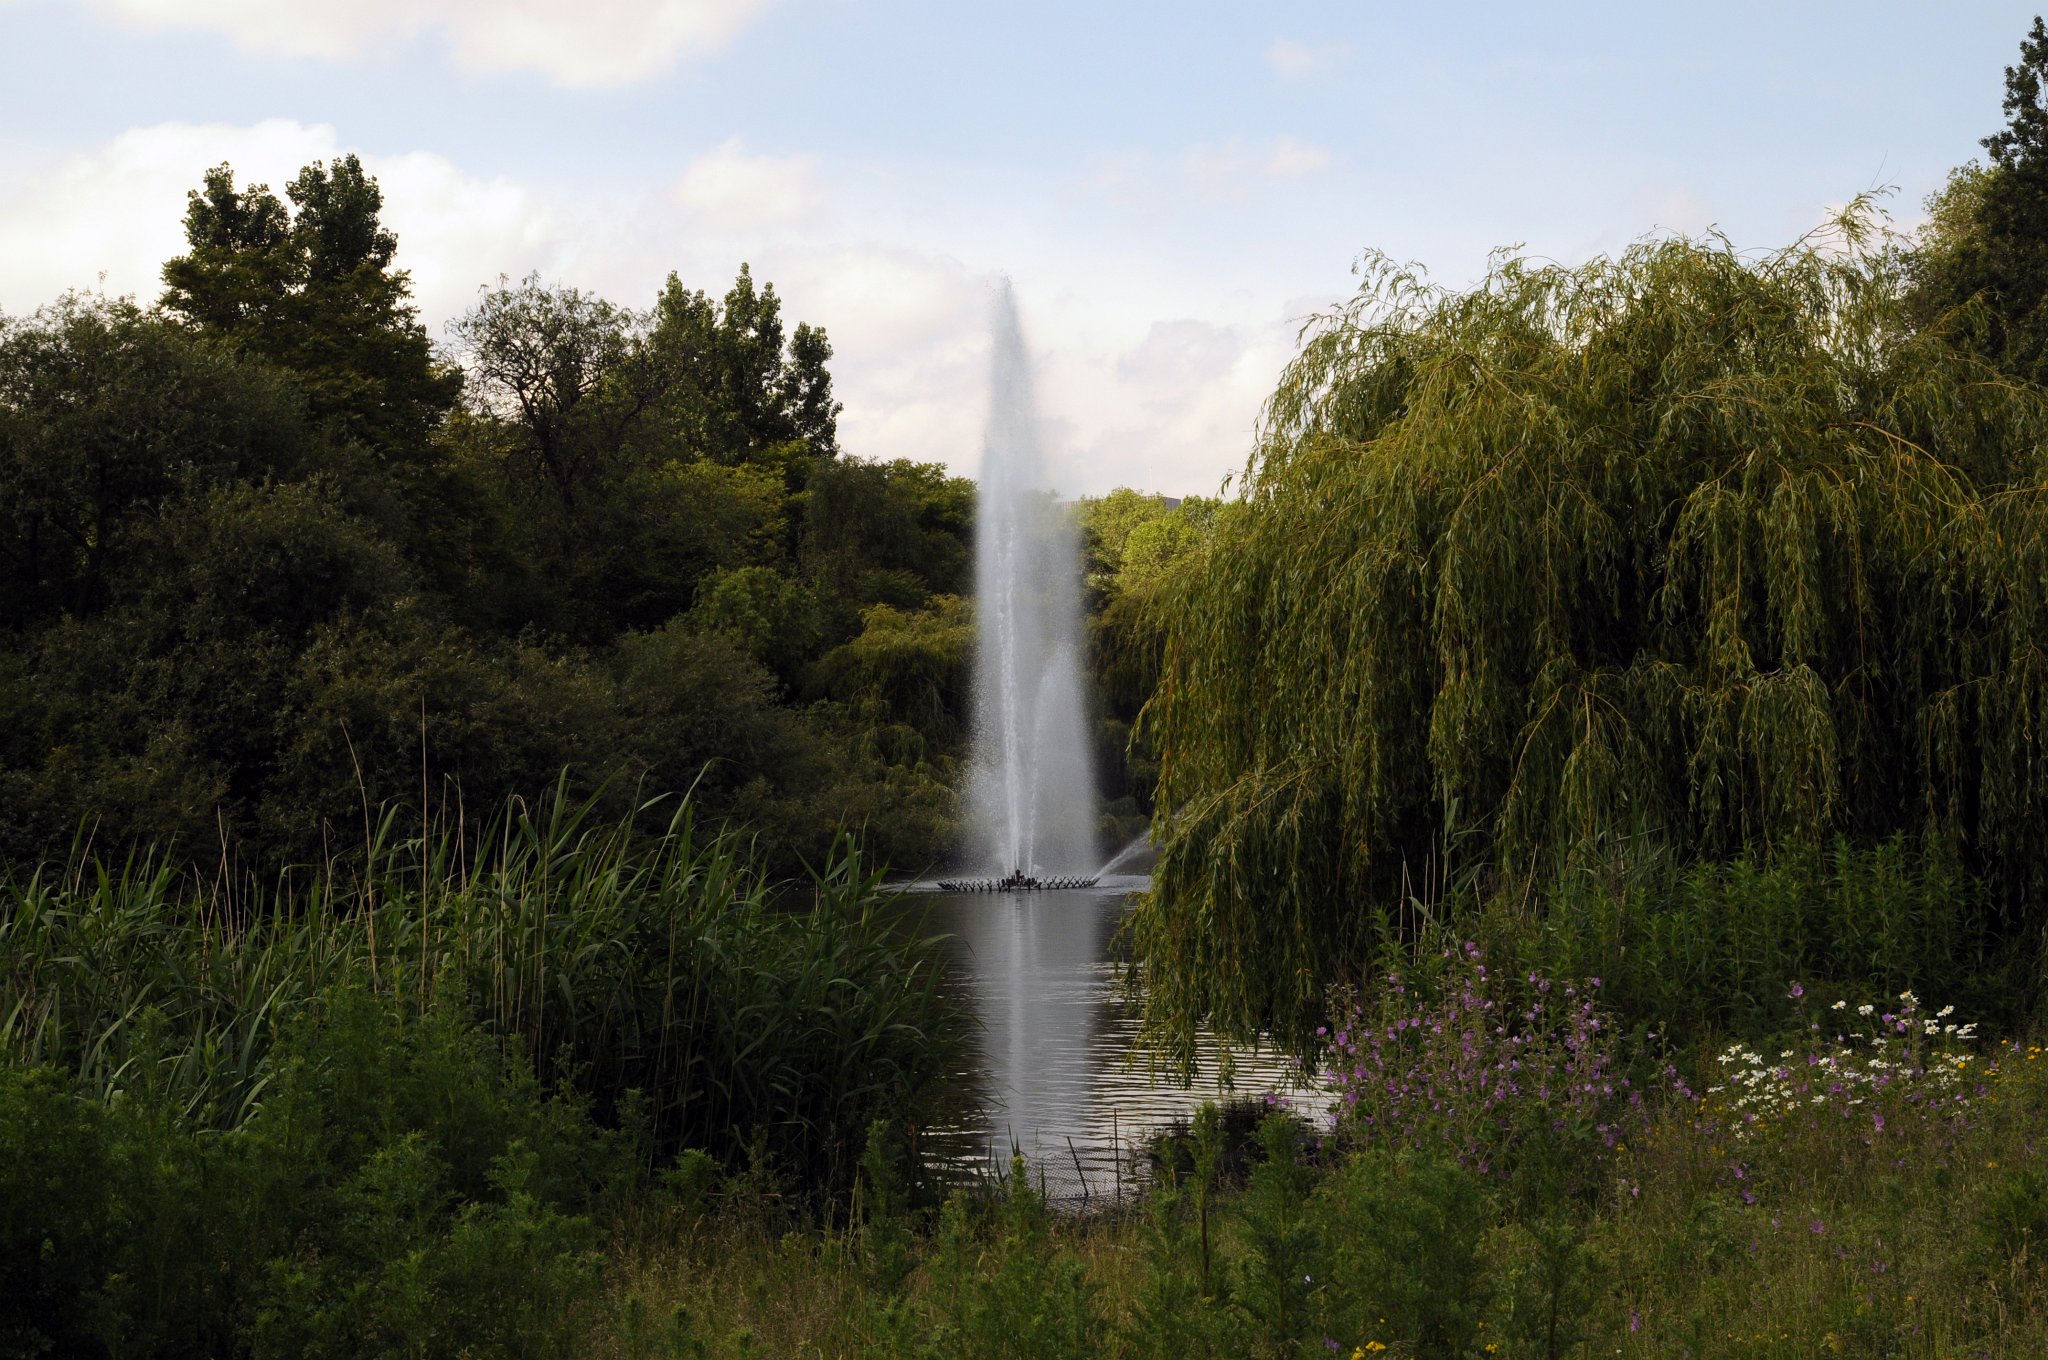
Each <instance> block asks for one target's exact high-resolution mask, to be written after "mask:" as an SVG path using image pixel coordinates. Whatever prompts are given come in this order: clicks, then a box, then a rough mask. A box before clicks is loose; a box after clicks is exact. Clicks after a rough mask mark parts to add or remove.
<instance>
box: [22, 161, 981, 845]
mask: <svg viewBox="0 0 2048 1360" xmlns="http://www.w3.org/2000/svg"><path fill="white" fill-rule="evenodd" d="M382 206H383V204H382V196H381V191H380V190H379V189H378V187H377V185H376V184H375V182H374V181H373V180H371V179H369V178H368V177H367V176H366V175H365V174H364V173H363V171H362V167H361V166H360V164H358V163H357V162H356V161H355V160H354V159H353V158H350V157H344V158H342V159H341V160H339V161H337V162H335V163H334V164H332V165H331V166H327V165H320V164H315V165H312V166H309V167H307V168H306V169H305V171H303V172H302V173H301V174H300V175H299V176H297V177H296V178H295V179H294V180H293V181H292V183H291V185H290V186H289V188H288V191H287V193H286V194H285V195H283V196H278V195H273V194H272V193H270V191H269V190H267V189H266V188H264V187H263V186H261V185H254V186H246V187H238V186H237V185H236V183H235V181H234V177H233V175H232V172H231V171H230V170H229V169H228V168H227V167H220V168H218V169H216V170H214V171H212V172H209V173H208V175H207V176H206V180H205V184H204V186H203V188H202V189H201V190H200V191H199V192H197V193H195V194H194V195H193V196H192V200H191V204H190V211H189V213H188V215H187V223H186V226H187V236H188V244H189V250H188V252H187V253H186V254H185V255H183V256H180V257H179V258H178V259H176V260H173V261H172V262H171V263H170V264H169V265H168V266H167V267H166V281H167V284H168V291H167V293H166V295H165V299H164V302H163V304H162V310H159V311H145V310H142V309H140V308H138V307H136V306H135V305H133V304H132V303H128V302H125V301H108V300H106V299H104V298H99V297H92V296H85V297H70V298H67V299H65V300H63V301H61V302H60V303H58V304H56V305H55V306H53V307H50V308H46V309H44V310H43V311H41V312H39V313H37V314H36V315H35V316H33V317H30V318H26V319H9V320H6V321H4V322H0V677H4V680H5V683H4V684H0V716H4V718H5V720H6V721H5V723H4V724H0V860H11V861H13V862H16V863H19V864H23V865H27V864H33V863H36V862H39V861H42V860H45V859H57V858H62V856H63V854H64V848H65V846H67V845H68V844H69V843H70V842H71V840H72V839H73V837H74V836H75V835H77V834H79V833H80V830H81V828H84V833H85V834H86V835H87V836H89V837H90V838H93V839H94V840H95V841H96V843H98V844H100V845H102V846H106V847H113V848H116V849H119V848H125V847H126V846H128V845H130V844H137V843H142V842H155V843H158V844H159V845H161V846H162V847H164V849H165V851H166V853H169V854H171V855H174V856H176V857H179V858H182V859H186V860H190V861H193V862H196V863H200V864H205V865H207V866H208V867H209V870H212V869H215V868H218V867H219V866H221V865H225V866H226V871H227V872H228V873H229V874H230V875H246V874H248V873H252V872H253V873H254V874H255V875H256V876H257V877H267V876H268V875H269V874H270V873H272V872H273V871H275V870H277V869H278V868H281V867H282V866H284V865H286V864H304V863H310V862H320V861H323V860H325V859H328V858H330V857H332V856H333V855H334V854H335V853H337V851H338V850H339V849H340V848H341V847H345V846H348V845H351V844H355V843H359V842H360V841H361V840H362V839H363V835H362V831H363V828H362V822H363V820H364V818H363V808H364V807H365V805H368V806H371V807H375V806H378V805H380V804H384V803H387V802H392V801H394V800H399V799H403V800H404V801H406V802H407V803H409V804H410V805H411V810H410V819H411V820H420V819H422V817H423V813H424V808H423V805H425V804H429V803H438V802H442V801H447V802H450V803H454V804H457V805H459V804H460V803H461V802H462V801H464V800H468V801H469V802H472V803H474V804H475V805H478V806H482V807H495V806H497V805H500V804H502V803H503V802H505V801H506V800H507V799H509V798H514V797H527V798H532V797H534V796H536V795H537V794H539V793H540V792H541V791H542V790H544V789H545V788H546V787H547V786H548V785H549V784H551V783H552V782H553V781H554V780H555V778H556V776H557V775H559V774H560V773H561V772H562V771H563V770H564V769H565V768H569V769H571V770H572V771H573V773H572V776H571V779H572V784H573V787H574V789H575V791H576V793H577V794H578V795H579V796H593V797H599V798H602V799H603V800H605V808H606V812H607V813H608V814H611V815H625V814H627V813H629V812H632V811H634V810H635V808H636V807H637V806H638V800H637V799H636V798H635V791H636V790H639V791H643V792H644V791H649V790H659V791H667V792H674V791H678V790H682V789H686V788H693V789H694V790H695V791H696V797H697V805H698V807H699V808H700V809H701V810H702V811H703V812H704V814H705V815H706V816H707V817H709V818H712V819H715V820H717V821H719V822H721V823H724V824H730V825H737V824H742V823H744V824H746V825H749V826H751V827H752V828H753V829H755V830H758V831H760V832H761V833H763V834H764V836H765V837H766V838H767V843H768V844H769V845H770V846H771V847H772V853H773V854H774V856H775V857H776V858H777V862H778V865H779V867H781V868H782V869H784V870H794V869H795V868H796V867H797V866H798V864H799V863H800V862H801V861H802V860H804V859H806V858H809V859H818V858H820V857H822V856H824V855H825V854H827V853H828V852H829V849H830V846H831V843H832V838H833V835H834V834H835V832H836V831H837V830H838V829H839V828H841V827H844V826H849V825H851V826H859V825H862V824H863V823H866V824H868V825H870V826H871V827H873V828H875V830H874V831H873V832H872V834H871V840H870V843H871V846H872V848H874V849H875V850H877V851H880V852H882V853H884V854H886V855H888V856H890V857H891V858H894V859H897V860H899V861H901V862H905V863H913V864H922V863H927V862H930V861H931V860H933V859H935V858H936V857H937V856H938V855H939V854H941V853H942V852H943V851H944V850H945V849H946V848H947V847H948V845H949V844H950V843H951V841H952V839H953V829H954V822H955V815H956V814H955V808H954V799H953V796H952V792H951V783H952V782H953V780H954V778H955V775H956V763H957V760H956V758H957V752H958V748H959V745H960V742H961V741H962V735H961V730H960V723H959V720H958V708H959V697H958V687H957V685H955V684H953V683H952V681H951V679H950V675H949V672H948V669H947V662H946V661H945V660H944V659H943V658H937V657H935V656H919V655H918V652H919V651H920V650H923V651H926V652H930V651H932V649H934V648H938V649H941V650H943V648H945V647H948V646H950V645H951V644H952V640H953V639H952V633H953V631H954V630H953V625H952V618H953V613H954V611H955V609H956V607H955V606H953V605H950V604H947V603H946V602H945V599H944V597H947V596H951V595H955V594H957V593H958V592H959V591H960V590H961V589H962V588H964V586H965V584H966V582H965V565H966V561H967V554H966V546H965V535H966V532H967V524H968V520H969V517H970V515H971V509H972V487H971V485H969V484H968V483H966V482H964V481H961V480H960V479H957V478H950V477H947V476H946V475H945V474H944V472H943V470H942V469H940V468H937V467H934V466H926V465H913V464H908V463H902V464H880V463H876V464H868V463H859V462H856V461H854V460H843V461H842V460H839V459H837V458H836V456H835V455H836V452H837V448H836V426H835V421H836V412H837V409H838V407H837V404H836V403H835V402H834V401H833V399H832V396H831V377H830V373H829V372H828V370H827V363H828V361H829V359H830V357H831V346H830V344H829V342H828V341H827V340H826V338H825V336H824V334H823V332H821V331H818V330H816V329H814V328H812V327H809V326H804V325H798V326H796V327H795V329H794V332H793V334H792V333H787V332H786V330H785V326H784V323H783V320H782V317H781V303H780V301H779V300H778V299H777V297H776V295H775V290H774V289H773V287H772V286H767V285H761V286H757V285H756V283H755V282H754V280H753V279H752V277H751V276H750V275H749V274H748V273H747V272H746V271H745V270H744V269H743V270H742V272H741V276H740V278H739V279H738V280H737V281H736V282H735V283H734V285H733V287H732V289H731V290H730V291H729V292H728V293H727V295H726V296H725V298H724V299H723V300H722V301H719V300H714V299H708V298H706V297H705V296H704V295H703V294H701V293H692V292H689V291H688V290H686V289H684V288H683V287H682V285H681V284H680V283H679V282H678V281H676V280H674V279H671V280H670V284H669V287H668V288H667V289H666V290H665V291H664V293H663V294H662V296H661V298H660V299H659V300H658V302H657V304H656V306H655V307H653V308H652V309H650V310H649V311H646V312H640V311H636V310H634V309H632V308H627V307H622V306H619V305H617V304H614V303H612V302H610V301H607V300H605V299H603V298H599V297H595V296H592V295H589V294H585V293H580V292H578V291H576V290H573V289H560V288H550V287H547V286H544V285H543V284H541V283H540V282H539V281H538V280H537V279H531V278H529V279H527V280H525V281H523V282H521V283H518V284H509V283H501V286H499V287H497V288H494V289H489V290H486V292H485V293H484V294H483V295H482V296H481V297H480V299H479V301H478V303H477V305H476V307H475V308H474V309H473V310H472V311H471V312H470V313H469V314H468V315H467V316H466V317H464V318H463V319H461V320H460V321H459V322H458V323H457V324H456V326H455V327H454V339H455V342H456V344H455V348H456V350H457V351H458V353H459V355H460V357H462V358H463V359H464V360H465V361H466V363H467V366H468V377H469V382H468V391H467V393H466V400H462V401H460V402H459V403H458V395H459V391H458V390H459V389H460V388H461V386H462V383H461V382H460V380H459V379H460V375H459V374H458V373H457V372H456V370H454V369H452V368H449V367H447V366H445V365H444V364H443V363H442V362H441V361H440V360H438V359H436V358H435V357H434V355H433V352H432V349H431V347H430V346H429V344H428V342H427V339H426V337H425V334H424V332H423V331H422V330H421V329H420V327H419V325H418V323H417V320H416V318H415V317H414V315H413V312H412V307H411V303H410V300H409V296H408V288H409V284H408V281H407V278H406V276H405V274H404V273H403V271H401V270H397V269H395V268H394V267H393V261H394V259H395V258H396V253H395V252H396V250H397V242H396V240H395V238H394V237H393V236H392V234H391V233H390V232H389V231H388V230H387V229H385V228H384V226H383V225H382V224H381V220H380V214H381V211H382ZM935 597H939V598H938V600H937V602H936V603H934V599H935ZM877 605H887V606H888V607H890V608H891V609H894V610H896V611H898V612H899V613H900V614H901V615H902V616H903V617H905V618H908V619H916V620H920V621H921V620H923V619H924V618H925V616H926V614H927V613H928V612H929V613H933V614H935V615H937V616H939V617H940V618H942V619H944V620H946V622H944V623H943V624H940V625H939V626H937V627H936V628H934V629H929V630H925V631H928V632H932V633H934V634H935V635H934V636H933V637H930V638H922V639H920V638H912V637H905V638H903V639H902V641H904V642H906V643H907V644H908V645H907V646H904V647H896V648H893V650H892V648H890V647H880V648H869V649H866V650H863V647H862V646H861V645H860V639H861V637H862V629H863V621H862V619H863V612H864V611H866V610H869V609H871V608H872V607H874V606H877ZM922 627H923V625H922V623H920V624H919V625H917V626H916V627H913V628H911V629H909V630H908V631H909V632H911V633H916V632H918V631H919V629H921V628H922ZM889 632H890V630H887V629H884V630H881V631H880V632H878V633H877V634H876V635H875V636H873V637H870V638H868V639H867V641H868V642H871V643H872V642H877V641H878V640H880V639H882V637H883V635H884V634H888V633H889ZM847 646H852V647H853V652H852V653H849V656H851V655H855V654H859V655H860V656H861V657H863V658H864V659H863V660H862V662H861V664H859V665H856V666H855V667H854V668H853V670H855V671H858V672H859V674H858V675H854V674H850V673H848V674H842V673H841V672H842V671H843V670H844V669H845V668H841V667H836V665H835V667H834V668H827V670H826V673H825V674H824V675H823V676H822V677H821V676H820V675H818V674H814V672H816V671H817V669H818V663H819V662H820V661H821V660H822V659H823V658H825V657H827V656H828V655H829V654H831V653H833V651H834V649H837V648H841V647H847ZM870 652H872V653H874V655H869V653H870ZM884 654H886V655H884ZM892 657H893V658H894V659H895V660H900V661H901V662H902V663H903V672H902V675H901V677H900V678H901V680H902V681H903V685H904V686H908V688H903V687H902V686H898V685H896V684H895V683H894V682H893V681H892V680H891V679H890V677H889V676H888V675H887V674H885V672H886V671H887V667H888V665H889V664H892V663H891V658H892ZM842 659H844V658H842ZM877 660H879V661H880V662H881V663H882V664H881V665H880V667H879V668H878V667H877V666H875V665H869V664H867V663H868V662H870V661H877ZM842 680H843V681H844V683H843V684H842V683H841V681H842ZM919 686H922V688H921V689H920V688H918V687H919ZM899 689H902V692H901V693H898V692H897V691H898V690H899ZM913 691H915V692H913ZM819 700H823V701H825V702H824V703H823V704H821V705H819V706H818V707H816V708H813V707H811V705H813V704H814V703H816V701H819ZM896 701H900V702H901V703H902V704H903V705H904V711H902V712H897V711H893V709H892V703H894V702H896ZM650 829H653V830H658V829H659V826H658V820H657V823H656V824H655V825H654V826H652V827H651V828H650Z"/></svg>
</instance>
